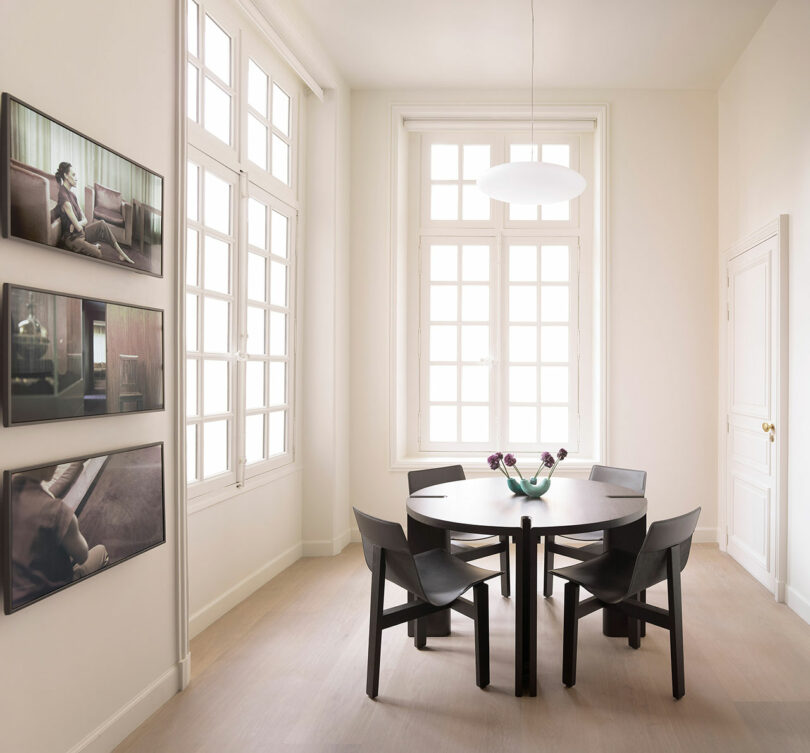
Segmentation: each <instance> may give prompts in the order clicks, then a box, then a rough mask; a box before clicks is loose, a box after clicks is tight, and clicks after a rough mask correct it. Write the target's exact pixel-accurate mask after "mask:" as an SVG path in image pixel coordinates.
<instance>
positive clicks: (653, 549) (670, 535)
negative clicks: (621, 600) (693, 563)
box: [629, 507, 700, 594]
mask: <svg viewBox="0 0 810 753" xmlns="http://www.w3.org/2000/svg"><path fill="white" fill-rule="evenodd" d="M699 517H700V508H699V507H696V508H695V509H694V510H692V512H688V513H686V514H685V515H679V516H678V517H677V518H669V520H657V521H655V523H653V524H652V525H651V526H650V528H649V530H648V531H647V535H646V536H645V537H644V543H643V544H642V545H641V549H640V550H639V553H638V556H637V557H636V564H635V566H634V568H633V576H632V578H631V579H630V590H629V593H630V594H635V593H638V592H639V591H642V590H644V589H645V588H649V587H650V586H654V585H655V584H656V583H660V582H661V581H662V580H665V579H666V577H667V550H668V549H672V548H673V547H676V546H677V547H679V548H680V564H681V570H683V569H684V567H686V562H687V560H688V559H689V551H690V550H691V548H692V535H693V534H694V532H695V527H696V526H697V522H698V518H699Z"/></svg>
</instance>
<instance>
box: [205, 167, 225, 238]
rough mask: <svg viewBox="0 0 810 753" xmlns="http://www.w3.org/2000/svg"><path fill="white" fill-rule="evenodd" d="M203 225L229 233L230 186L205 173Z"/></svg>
mask: <svg viewBox="0 0 810 753" xmlns="http://www.w3.org/2000/svg"><path fill="white" fill-rule="evenodd" d="M204 222H205V224H206V225H207V226H208V227H210V228H211V229H212V230H217V231H219V232H220V233H224V234H225V235H228V234H229V233H230V232H231V185H230V183H228V182H227V181H224V180H222V178H220V177H219V176H217V175H214V173H212V172H210V171H209V170H206V171H205V220H204Z"/></svg>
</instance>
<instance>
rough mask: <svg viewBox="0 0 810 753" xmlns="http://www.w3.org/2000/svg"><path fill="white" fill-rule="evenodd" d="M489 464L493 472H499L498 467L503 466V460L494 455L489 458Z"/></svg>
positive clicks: (496, 454)
mask: <svg viewBox="0 0 810 753" xmlns="http://www.w3.org/2000/svg"><path fill="white" fill-rule="evenodd" d="M487 463H489V467H490V468H491V469H492V470H493V471H497V470H498V467H499V466H500V464H501V459H500V458H499V457H498V453H497V452H496V453H494V454H492V455H490V456H489V457H488V458H487Z"/></svg>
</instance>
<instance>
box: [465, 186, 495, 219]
mask: <svg viewBox="0 0 810 753" xmlns="http://www.w3.org/2000/svg"><path fill="white" fill-rule="evenodd" d="M461 216H462V218H463V219H465V220H488V219H489V196H487V195H486V194H484V193H481V191H479V190H478V186H476V185H474V184H473V185H465V186H463V187H462V189H461Z"/></svg>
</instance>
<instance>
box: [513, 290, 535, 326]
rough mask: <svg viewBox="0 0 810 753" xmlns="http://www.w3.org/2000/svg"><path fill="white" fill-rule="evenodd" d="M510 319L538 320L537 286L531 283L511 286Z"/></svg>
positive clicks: (517, 320) (522, 320)
mask: <svg viewBox="0 0 810 753" xmlns="http://www.w3.org/2000/svg"><path fill="white" fill-rule="evenodd" d="M509 321H510V322H534V321H537V288H535V287H534V286H529V285H510V286H509Z"/></svg>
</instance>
